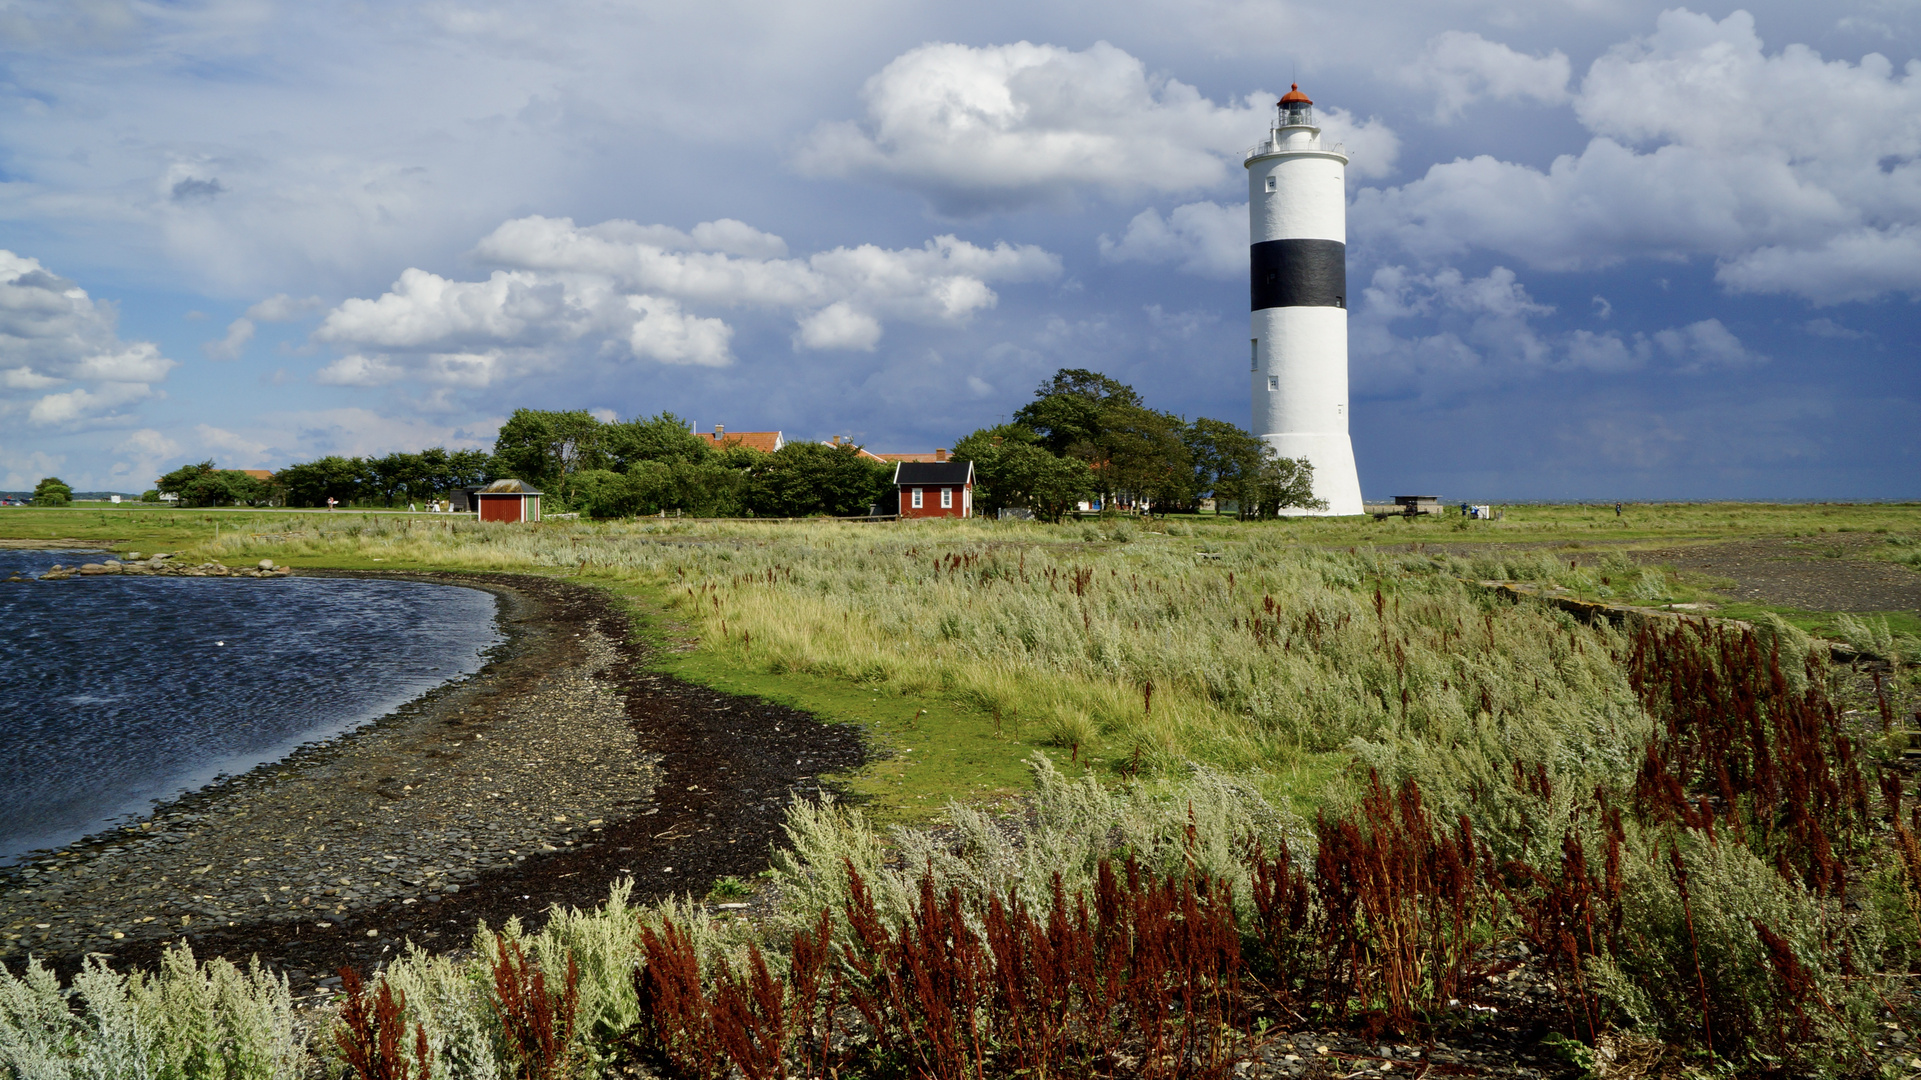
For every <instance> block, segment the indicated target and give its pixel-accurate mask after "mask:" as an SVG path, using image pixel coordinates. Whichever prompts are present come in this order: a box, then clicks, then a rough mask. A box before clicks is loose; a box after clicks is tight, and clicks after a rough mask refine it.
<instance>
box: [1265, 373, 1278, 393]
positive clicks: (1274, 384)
mask: <svg viewBox="0 0 1921 1080" xmlns="http://www.w3.org/2000/svg"><path fill="white" fill-rule="evenodd" d="M1267 388H1268V389H1269V390H1279V389H1280V388H1281V377H1280V376H1279V375H1269V376H1268V377H1267Z"/></svg>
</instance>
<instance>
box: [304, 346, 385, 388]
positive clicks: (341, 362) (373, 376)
mask: <svg viewBox="0 0 1921 1080" xmlns="http://www.w3.org/2000/svg"><path fill="white" fill-rule="evenodd" d="M406 374H407V373H406V371H404V370H402V369H401V368H399V367H397V366H395V365H393V364H390V363H388V362H387V361H386V360H384V359H381V358H379V357H373V356H367V355H365V354H362V353H348V354H347V355H345V356H342V357H339V358H338V359H336V360H334V361H333V362H332V363H330V364H328V365H327V366H326V367H323V368H321V369H320V371H319V372H318V373H316V374H315V375H314V381H315V382H317V383H319V384H320V385H322V386H385V385H387V384H388V383H391V382H398V381H399V380H401V379H402V378H405V377H406Z"/></svg>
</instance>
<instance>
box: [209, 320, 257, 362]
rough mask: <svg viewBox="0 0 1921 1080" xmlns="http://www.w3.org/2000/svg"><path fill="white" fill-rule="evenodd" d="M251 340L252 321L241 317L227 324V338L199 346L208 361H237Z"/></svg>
mask: <svg viewBox="0 0 1921 1080" xmlns="http://www.w3.org/2000/svg"><path fill="white" fill-rule="evenodd" d="M252 340H253V320H252V319H249V318H246V317H245V316H242V317H241V318H238V319H235V320H234V321H232V322H230V323H228V324H227V336H226V337H223V338H221V339H220V340H218V341H208V342H203V343H202V344H201V346H200V348H201V349H202V350H204V351H205V352H206V354H207V359H209V360H238V359H240V357H241V355H242V354H243V353H245V352H246V351H247V343H248V342H250V341H252Z"/></svg>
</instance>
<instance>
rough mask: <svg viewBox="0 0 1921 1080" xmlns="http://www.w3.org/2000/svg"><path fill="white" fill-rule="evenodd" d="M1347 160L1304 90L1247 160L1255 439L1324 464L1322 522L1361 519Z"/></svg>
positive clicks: (1318, 483)
mask: <svg viewBox="0 0 1921 1080" xmlns="http://www.w3.org/2000/svg"><path fill="white" fill-rule="evenodd" d="M1346 185H1347V153H1346V151H1345V150H1344V149H1343V148H1342V147H1341V146H1340V145H1339V144H1332V143H1324V142H1322V141H1321V129H1320V128H1318V127H1315V126H1314V103H1313V102H1312V101H1310V100H1308V97H1307V95H1306V94H1303V93H1301V88H1300V86H1299V85H1298V84H1297V85H1296V86H1295V87H1294V88H1293V89H1291V90H1289V91H1288V92H1287V94H1286V96H1284V97H1282V98H1281V100H1280V102H1279V109H1278V113H1277V115H1276V117H1275V120H1274V126H1273V128H1272V129H1270V130H1269V131H1268V133H1267V141H1266V142H1263V143H1259V144H1257V145H1256V146H1255V147H1254V148H1253V149H1251V150H1249V151H1248V152H1247V211H1248V213H1247V217H1248V222H1249V224H1250V226H1251V236H1250V237H1249V240H1250V243H1251V245H1252V246H1251V248H1250V250H1249V254H1250V263H1251V265H1252V270H1253V279H1252V285H1253V289H1252V293H1253V307H1254V317H1253V349H1252V354H1253V355H1252V360H1251V363H1252V366H1253V384H1254V433H1255V434H1256V435H1258V436H1260V438H1261V439H1262V441H1264V442H1266V443H1267V444H1268V445H1270V446H1272V447H1273V448H1274V449H1275V451H1276V452H1277V453H1278V454H1279V455H1280V456H1281V457H1287V458H1306V459H1307V460H1308V461H1310V462H1313V464H1314V494H1315V496H1316V497H1317V498H1321V499H1325V500H1327V509H1326V510H1323V511H1319V512H1320V513H1324V514H1359V513H1361V512H1362V509H1361V478H1360V475H1359V474H1358V473H1356V472H1355V470H1354V443H1353V441H1352V440H1350V439H1349V438H1348V435H1347V186H1346Z"/></svg>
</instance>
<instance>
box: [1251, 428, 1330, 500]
mask: <svg viewBox="0 0 1921 1080" xmlns="http://www.w3.org/2000/svg"><path fill="white" fill-rule="evenodd" d="M1261 446H1262V449H1263V450H1264V451H1265V452H1266V453H1265V455H1264V456H1263V460H1262V461H1261V466H1260V470H1259V472H1257V473H1256V474H1255V477H1254V483H1253V484H1252V485H1251V486H1250V494H1251V496H1252V497H1251V498H1249V499H1248V500H1247V501H1244V502H1242V503H1241V516H1242V517H1249V518H1275V517H1279V516H1280V513H1281V511H1283V510H1289V509H1300V510H1325V509H1327V500H1326V499H1317V498H1315V497H1314V463H1313V462H1311V461H1309V460H1308V459H1306V458H1284V457H1281V456H1280V455H1279V454H1278V453H1276V452H1275V450H1274V448H1273V447H1272V446H1270V445H1268V444H1266V443H1262V444H1261Z"/></svg>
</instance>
